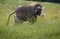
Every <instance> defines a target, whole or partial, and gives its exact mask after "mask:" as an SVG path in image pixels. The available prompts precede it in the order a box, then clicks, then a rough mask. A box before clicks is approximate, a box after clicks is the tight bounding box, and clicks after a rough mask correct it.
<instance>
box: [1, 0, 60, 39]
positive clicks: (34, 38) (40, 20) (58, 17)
mask: <svg viewBox="0 0 60 39" xmlns="http://www.w3.org/2000/svg"><path fill="white" fill-rule="evenodd" d="M38 1H39V3H40V4H41V5H42V6H43V7H45V9H44V10H43V11H42V13H43V15H44V16H43V17H42V16H40V17H39V16H38V17H37V22H36V23H35V24H33V25H31V23H29V22H28V21H26V22H24V23H23V24H18V25H12V24H13V23H14V21H13V20H14V15H13V16H11V18H10V22H9V25H8V26H6V23H7V18H8V16H9V14H10V13H11V12H12V11H13V10H14V9H15V8H16V7H17V6H19V5H27V4H30V3H33V2H34V1H25V0H0V39H60V4H58V3H52V2H40V0H38ZM35 2H36V1H35Z"/></svg>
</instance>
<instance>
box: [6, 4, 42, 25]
mask: <svg viewBox="0 0 60 39" xmlns="http://www.w3.org/2000/svg"><path fill="white" fill-rule="evenodd" d="M41 11H42V6H41V5H40V4H39V3H35V4H34V5H25V6H21V7H18V8H17V9H15V10H14V11H13V12H12V13H11V14H10V15H9V17H8V21H7V25H8V23H9V19H10V16H11V15H12V14H15V13H16V16H14V21H15V23H19V22H20V23H22V22H23V21H27V20H28V21H29V22H31V23H35V21H36V20H37V15H39V16H40V15H41Z"/></svg>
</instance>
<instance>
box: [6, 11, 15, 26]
mask: <svg viewBox="0 0 60 39" xmlns="http://www.w3.org/2000/svg"><path fill="white" fill-rule="evenodd" d="M12 14H15V11H12V13H11V14H10V15H9V17H8V20H7V24H6V25H8V24H9V19H10V16H11V15H12Z"/></svg>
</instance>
